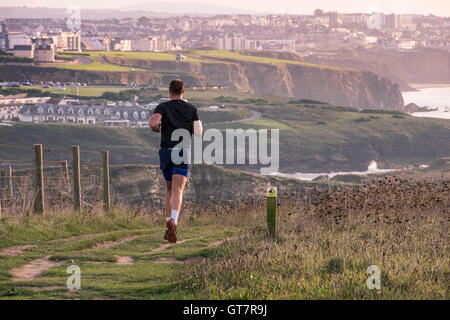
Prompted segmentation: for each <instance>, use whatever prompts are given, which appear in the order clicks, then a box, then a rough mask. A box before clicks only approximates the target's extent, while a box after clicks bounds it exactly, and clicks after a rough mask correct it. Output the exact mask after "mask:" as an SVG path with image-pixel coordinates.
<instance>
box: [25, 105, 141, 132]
mask: <svg viewBox="0 0 450 320" xmlns="http://www.w3.org/2000/svg"><path fill="white" fill-rule="evenodd" d="M18 116H19V119H20V121H23V122H32V123H42V122H59V123H78V124H91V125H92V124H103V125H106V126H120V127H146V126H148V120H149V118H150V114H149V112H147V111H145V110H142V109H140V108H137V107H108V106H105V105H86V104H82V105H74V104H67V105H53V104H39V105H25V106H23V107H22V109H21V110H20V112H19V115H18Z"/></svg>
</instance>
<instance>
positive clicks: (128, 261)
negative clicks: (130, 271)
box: [115, 256, 135, 264]
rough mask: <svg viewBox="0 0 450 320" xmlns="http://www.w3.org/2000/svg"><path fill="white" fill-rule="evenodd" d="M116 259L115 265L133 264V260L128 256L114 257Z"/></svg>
mask: <svg viewBox="0 0 450 320" xmlns="http://www.w3.org/2000/svg"><path fill="white" fill-rule="evenodd" d="M115 257H116V259H117V260H116V264H133V263H134V261H135V260H134V259H133V258H132V257H128V256H115Z"/></svg>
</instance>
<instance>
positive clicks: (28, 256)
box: [0, 225, 238, 299]
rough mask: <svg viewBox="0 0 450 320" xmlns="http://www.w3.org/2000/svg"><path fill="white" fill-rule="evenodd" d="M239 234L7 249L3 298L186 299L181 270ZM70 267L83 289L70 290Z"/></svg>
mask: <svg viewBox="0 0 450 320" xmlns="http://www.w3.org/2000/svg"><path fill="white" fill-rule="evenodd" d="M237 231H238V230H237V229H235V228H224V227H223V226H220V225H208V226H203V227H201V228H200V227H198V226H193V227H186V228H182V229H181V230H180V232H179V237H180V241H179V242H178V243H177V244H175V245H169V244H168V243H167V242H166V241H164V240H162V232H163V228H161V227H153V228H148V229H141V230H118V231H109V232H103V233H94V234H87V235H80V236H73V237H69V238H61V239H56V240H55V239H54V240H49V241H42V242H39V243H38V244H23V245H20V246H12V247H8V248H3V249H1V250H0V299H170V298H178V299H188V298H190V293H189V292H188V291H187V290H186V291H185V290H183V289H180V286H179V277H178V275H179V274H180V273H181V272H183V266H185V264H187V263H201V261H203V260H204V259H207V258H208V256H209V255H210V254H211V253H213V251H214V250H216V249H217V248H216V247H217V246H218V245H220V244H222V243H223V241H225V240H228V239H231V238H230V237H231V236H233V235H234V234H235V233H237ZM2 252H3V253H5V254H3V255H1V253H2ZM6 253H8V254H6ZM70 265H77V266H79V267H80V270H81V290H68V289H67V287H66V281H67V279H68V277H69V276H70V274H66V269H67V268H68V267H69V266H70Z"/></svg>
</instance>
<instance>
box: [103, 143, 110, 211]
mask: <svg viewBox="0 0 450 320" xmlns="http://www.w3.org/2000/svg"><path fill="white" fill-rule="evenodd" d="M102 156H103V204H104V209H105V212H108V213H109V212H110V209H111V199H110V193H109V151H108V150H103V151H102Z"/></svg>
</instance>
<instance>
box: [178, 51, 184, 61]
mask: <svg viewBox="0 0 450 320" xmlns="http://www.w3.org/2000/svg"><path fill="white" fill-rule="evenodd" d="M185 59H186V56H184V55H182V54H180V53H179V54H177V56H176V60H177V61H184V60H185Z"/></svg>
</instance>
